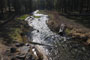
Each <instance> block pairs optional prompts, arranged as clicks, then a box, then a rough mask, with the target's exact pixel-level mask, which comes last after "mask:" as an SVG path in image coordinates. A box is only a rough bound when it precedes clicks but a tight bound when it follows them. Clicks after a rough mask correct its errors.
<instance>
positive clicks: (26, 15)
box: [16, 14, 30, 20]
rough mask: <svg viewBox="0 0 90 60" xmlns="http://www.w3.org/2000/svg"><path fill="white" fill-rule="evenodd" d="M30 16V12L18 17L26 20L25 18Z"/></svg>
mask: <svg viewBox="0 0 90 60" xmlns="http://www.w3.org/2000/svg"><path fill="white" fill-rule="evenodd" d="M28 16H30V15H29V14H25V15H22V16H20V17H18V18H16V19H19V20H25V18H27V17H28Z"/></svg>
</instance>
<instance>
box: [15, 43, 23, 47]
mask: <svg viewBox="0 0 90 60" xmlns="http://www.w3.org/2000/svg"><path fill="white" fill-rule="evenodd" d="M15 45H16V47H21V46H24V43H16V44H15Z"/></svg>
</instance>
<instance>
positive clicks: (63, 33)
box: [59, 24, 66, 36]
mask: <svg viewBox="0 0 90 60" xmlns="http://www.w3.org/2000/svg"><path fill="white" fill-rule="evenodd" d="M65 30H66V25H65V24H61V26H60V29H59V35H60V36H64V35H65Z"/></svg>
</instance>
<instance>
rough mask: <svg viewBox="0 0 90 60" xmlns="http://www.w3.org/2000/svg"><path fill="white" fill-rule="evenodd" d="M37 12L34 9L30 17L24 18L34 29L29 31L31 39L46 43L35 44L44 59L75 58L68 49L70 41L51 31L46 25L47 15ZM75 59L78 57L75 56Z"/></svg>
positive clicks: (71, 59)
mask: <svg viewBox="0 0 90 60" xmlns="http://www.w3.org/2000/svg"><path fill="white" fill-rule="evenodd" d="M38 12H39V10H36V11H35V12H33V16H32V17H27V18H26V19H25V20H26V21H27V22H28V24H29V26H31V27H33V29H34V30H33V31H32V32H31V33H30V35H31V38H32V41H33V42H37V43H41V44H45V45H48V46H40V45H37V46H35V47H36V48H38V49H39V50H40V52H41V53H43V55H44V60H75V59H73V58H74V57H73V55H72V54H71V53H70V51H69V47H68V46H69V44H68V43H69V42H70V41H68V42H66V41H67V40H68V39H67V38H66V37H61V36H60V35H58V34H56V33H54V32H52V31H51V30H50V29H49V27H48V25H47V22H48V20H49V18H48V15H44V14H38ZM73 44H75V43H73ZM76 52H77V51H76ZM73 54H75V53H73ZM77 60H80V59H78V58H77Z"/></svg>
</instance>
